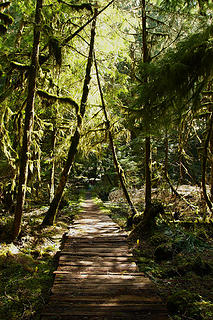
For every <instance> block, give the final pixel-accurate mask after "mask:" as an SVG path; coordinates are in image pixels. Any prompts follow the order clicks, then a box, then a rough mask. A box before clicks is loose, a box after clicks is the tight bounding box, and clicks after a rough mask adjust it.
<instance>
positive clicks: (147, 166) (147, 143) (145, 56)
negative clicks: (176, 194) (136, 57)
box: [141, 0, 152, 211]
mask: <svg viewBox="0 0 213 320" xmlns="http://www.w3.org/2000/svg"><path fill="white" fill-rule="evenodd" d="M141 9H142V32H143V62H144V63H147V62H149V52H148V48H147V27H146V1H145V0H141ZM145 82H147V79H145ZM151 165H152V164H151V139H150V136H147V137H146V138H145V180H146V185H145V210H146V211H147V210H148V209H149V208H150V207H151V200H152V198H151V192H152V183H151Z"/></svg>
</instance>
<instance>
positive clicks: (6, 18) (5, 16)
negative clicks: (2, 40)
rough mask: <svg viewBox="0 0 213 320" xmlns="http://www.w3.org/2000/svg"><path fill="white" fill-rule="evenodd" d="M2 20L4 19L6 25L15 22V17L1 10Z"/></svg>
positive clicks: (0, 17)
mask: <svg viewBox="0 0 213 320" xmlns="http://www.w3.org/2000/svg"><path fill="white" fill-rule="evenodd" d="M0 20H2V21H3V22H4V23H5V24H6V25H9V24H12V23H13V18H12V17H11V16H10V15H9V14H5V13H2V12H0Z"/></svg>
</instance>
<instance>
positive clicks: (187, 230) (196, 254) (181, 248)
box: [99, 197, 213, 320]
mask: <svg viewBox="0 0 213 320" xmlns="http://www.w3.org/2000/svg"><path fill="white" fill-rule="evenodd" d="M111 198H113V197H111ZM120 199H121V200H122V198H120ZM169 199H170V200H171V198H169ZM99 202H100V201H99ZM100 203H101V207H104V208H105V210H108V211H110V215H111V217H112V219H113V220H114V221H116V222H117V223H118V224H120V225H121V226H122V227H125V225H126V218H127V216H128V208H127V206H125V205H124V203H123V201H120V202H119V201H118V200H117V199H116V201H107V202H104V203H103V202H100ZM136 205H137V203H136ZM169 205H170V206H174V204H173V203H171V202H170V203H169ZM178 205H179V207H181V203H178ZM183 207H184V204H183ZM173 215H174V212H173V211H171V212H170V213H168V212H167V213H166V217H160V218H158V219H157V226H156V228H155V229H154V230H153V232H152V234H150V235H149V236H147V235H146V236H145V235H143V234H138V237H137V239H136V241H134V242H132V243H131V244H132V247H133V249H134V250H133V252H134V257H135V261H136V262H137V264H138V266H139V270H140V271H141V272H144V273H145V275H147V276H148V277H149V278H150V279H152V281H153V282H154V283H155V285H156V288H157V290H158V293H159V295H160V296H161V298H162V299H163V301H164V302H165V303H166V304H167V306H168V310H169V315H170V319H173V320H212V319H213V290H212V288H213V241H212V235H213V226H212V224H211V223H208V224H203V223H199V222H198V221H197V212H196V213H195V215H196V219H195V218H194V217H195V215H194V216H193V213H192V212H190V214H184V212H183V211H182V214H181V215H182V216H183V217H184V218H186V220H184V219H181V220H178V221H175V220H174V219H173ZM193 218H194V221H195V222H196V223H192V221H193ZM189 220H190V222H189ZM185 221H187V223H185ZM188 222H189V223H188Z"/></svg>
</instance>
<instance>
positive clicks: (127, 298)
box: [50, 293, 162, 304]
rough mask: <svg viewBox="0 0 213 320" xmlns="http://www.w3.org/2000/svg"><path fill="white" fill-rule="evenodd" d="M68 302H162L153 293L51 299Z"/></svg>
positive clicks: (56, 296)
mask: <svg viewBox="0 0 213 320" xmlns="http://www.w3.org/2000/svg"><path fill="white" fill-rule="evenodd" d="M60 300H63V301H68V302H73V303H75V304H78V303H82V302H83V303H84V304H87V303H91V302H93V303H95V304H99V303H113V302H114V303H117V304H122V303H124V302H128V304H132V303H133V304H134V303H136V302H138V303H145V302H162V301H161V299H160V297H159V296H157V295H156V294H155V295H154V294H153V293H151V294H150V295H147V294H144V295H141V296H135V295H120V296H115V297H100V296H99V297H97V296H96V297H92V296H84V297H82V296H79V297H75V296H74V297H73V296H63V297H61V295H56V294H55V295H52V296H51V297H50V301H55V302H57V301H60Z"/></svg>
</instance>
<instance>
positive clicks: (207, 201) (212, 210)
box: [202, 113, 213, 220]
mask: <svg viewBox="0 0 213 320" xmlns="http://www.w3.org/2000/svg"><path fill="white" fill-rule="evenodd" d="M209 121H210V123H209V131H208V134H207V137H206V140H205V143H204V150H203V161H202V189H203V196H204V199H205V201H206V204H207V206H208V208H209V210H210V211H211V212H213V208H212V202H211V200H210V199H209V197H208V194H207V190H206V164H207V158H208V146H209V142H210V138H211V134H212V129H213V113H211V116H210V120H209ZM205 218H206V214H204V216H203V219H204V220H205Z"/></svg>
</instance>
